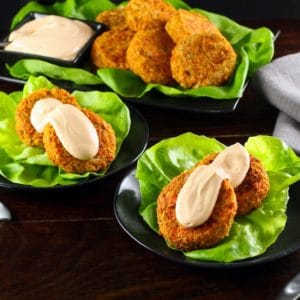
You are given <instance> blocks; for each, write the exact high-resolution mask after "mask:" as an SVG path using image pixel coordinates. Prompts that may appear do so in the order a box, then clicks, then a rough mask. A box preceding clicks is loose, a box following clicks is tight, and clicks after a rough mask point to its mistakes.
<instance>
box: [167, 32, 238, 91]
mask: <svg viewBox="0 0 300 300" xmlns="http://www.w3.org/2000/svg"><path fill="white" fill-rule="evenodd" d="M236 60H237V55H236V53H235V51H234V49H233V48H232V46H231V45H230V43H229V42H228V41H227V40H226V38H225V37H223V36H222V35H221V34H215V33H212V34H205V35H204V34H196V35H191V36H189V37H187V38H185V39H182V40H181V41H180V42H179V43H178V44H177V45H176V46H175V48H174V50H173V52H172V57H171V70H172V75H173V78H174V79H175V80H176V81H177V82H178V83H179V84H180V85H181V86H182V87H184V88H197V87H201V86H211V85H222V84H224V83H226V81H227V80H228V79H229V77H230V76H231V74H232V73H233V71H234V69H235V66H236Z"/></svg>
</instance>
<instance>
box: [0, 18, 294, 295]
mask: <svg viewBox="0 0 300 300" xmlns="http://www.w3.org/2000/svg"><path fill="white" fill-rule="evenodd" d="M243 24H245V25H249V26H251V27H259V26H268V27H269V28H271V29H273V30H274V31H276V30H277V29H280V30H281V34H280V36H279V37H278V39H277V41H276V52H275V56H276V57H279V56H282V55H286V54H289V53H294V52H297V51H300V21H295V20H294V21H288V20H282V21H281V20H276V21H271V20H268V21H251V22H249V21H248V22H244V23H243ZM18 89H20V87H19V86H16V85H13V84H9V83H5V82H0V90H2V91H6V92H9V91H13V90H18ZM137 108H138V109H139V110H140V112H141V113H142V114H143V116H144V117H145V119H146V120H147V122H148V124H149V128H150V140H149V145H152V144H154V143H156V142H158V141H160V140H161V139H163V138H168V137H171V136H176V135H178V134H181V133H183V132H186V131H192V132H194V133H197V134H204V135H207V136H210V137H216V138H218V139H219V140H220V141H222V142H225V143H226V144H230V143H233V142H236V141H241V142H243V141H245V140H246V139H247V138H248V137H249V136H252V135H257V134H272V130H273V127H274V122H275V120H276V116H277V110H276V109H275V108H273V107H272V106H271V105H269V104H268V103H267V102H266V100H265V99H263V98H262V97H261V96H260V95H258V94H257V93H256V92H255V91H254V90H253V88H252V86H251V82H250V84H249V86H248V87H247V90H246V92H245V94H244V96H243V98H242V99H241V101H240V102H239V104H238V107H237V109H236V110H235V111H234V112H233V113H229V114H217V115H201V114H200V115H199V114H193V113H181V112H178V111H177V112H176V111H170V110H160V109H154V108H149V107H142V106H141V107H137ZM127 171H128V170H124V171H122V172H121V173H119V174H118V175H116V176H114V177H112V178H109V179H107V180H106V181H104V182H103V183H101V184H95V185H92V186H89V187H88V188H84V189H82V190H76V192H72V191H69V192H66V191H61V192H57V193H29V192H16V191H9V190H5V189H0V201H2V202H3V203H4V204H6V205H7V206H8V207H9V208H10V210H11V212H12V215H13V220H12V221H11V222H3V223H0V245H1V246H0V299H14V300H17V299H206V300H210V299H230V300H234V299H266V300H267V299H274V297H275V296H276V295H277V293H278V292H279V290H280V289H281V288H282V286H283V285H284V284H285V283H286V282H287V281H288V280H289V279H290V278H291V277H293V276H294V275H295V274H296V273H297V272H298V271H299V268H300V251H296V252H294V253H293V254H290V255H288V256H286V257H284V258H282V259H279V260H277V261H274V262H272V263H266V264H263V265H259V266H256V267H247V268H242V269H226V270H221V269H220V270H218V269H205V268H189V267H186V266H183V265H179V264H175V263H172V262H170V261H167V260H164V259H163V258H161V257H159V256H157V255H155V254H153V253H152V252H150V251H148V250H146V249H144V248H143V247H141V246H140V245H138V244H137V243H136V242H134V241H133V240H132V239H131V238H130V237H129V236H127V234H126V233H125V232H124V231H123V230H122V229H121V228H120V226H119V225H118V223H117V221H116V219H115V217H114V213H113V197H114V193H115V189H116V187H117V185H118V183H119V182H120V180H121V179H122V177H123V176H124V174H125V173H126V172H127Z"/></svg>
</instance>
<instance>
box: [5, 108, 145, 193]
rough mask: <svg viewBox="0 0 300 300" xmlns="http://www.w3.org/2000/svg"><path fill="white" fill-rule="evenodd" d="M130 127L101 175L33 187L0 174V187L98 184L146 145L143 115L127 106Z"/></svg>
mask: <svg viewBox="0 0 300 300" xmlns="http://www.w3.org/2000/svg"><path fill="white" fill-rule="evenodd" d="M129 110H130V117H131V127H130V130H129V133H128V135H127V137H126V138H125V140H124V141H123V143H122V145H121V148H120V150H119V153H118V154H117V156H116V158H115V160H114V161H113V162H112V164H111V165H110V167H109V168H108V170H107V171H106V173H105V174H104V175H103V176H101V177H95V176H90V177H89V178H87V179H82V180H81V181H78V182H77V183H74V184H69V185H56V186H53V187H35V186H30V185H23V184H18V183H13V182H11V181H9V180H7V179H6V178H4V177H3V176H0V188H4V189H8V190H14V191H34V192H36V191H38V192H40V191H57V190H67V189H74V188H78V187H85V186H87V185H89V184H92V183H97V184H100V183H101V182H103V181H104V180H105V179H107V178H108V177H111V176H112V175H114V174H116V173H118V172H120V171H122V170H124V169H125V168H127V167H129V166H131V165H132V164H134V163H135V162H136V160H137V159H138V158H139V157H140V156H141V155H142V153H143V152H144V150H145V149H146V147H147V144H148V139H149V128H148V124H147V122H146V120H145V119H144V118H143V116H142V115H141V114H140V113H139V112H138V111H137V110H136V109H134V108H133V107H131V106H129Z"/></svg>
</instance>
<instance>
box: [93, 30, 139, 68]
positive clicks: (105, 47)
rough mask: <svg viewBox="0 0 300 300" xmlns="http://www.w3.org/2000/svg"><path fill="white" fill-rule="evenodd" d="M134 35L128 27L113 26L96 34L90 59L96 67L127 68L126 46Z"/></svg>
mask: <svg viewBox="0 0 300 300" xmlns="http://www.w3.org/2000/svg"><path fill="white" fill-rule="evenodd" d="M133 36H134V31H132V30H131V29H129V28H128V27H125V26H122V27H118V26H117V27H114V28H113V29H111V30H109V31H106V32H104V33H102V34H101V35H100V36H98V37H97V38H96V39H95V40H94V42H93V44H92V47H91V61H92V63H93V65H94V66H95V67H96V68H117V69H124V70H127V69H128V68H129V66H128V63H127V58H126V52H127V48H128V46H129V43H130V41H131V40H132V38H133Z"/></svg>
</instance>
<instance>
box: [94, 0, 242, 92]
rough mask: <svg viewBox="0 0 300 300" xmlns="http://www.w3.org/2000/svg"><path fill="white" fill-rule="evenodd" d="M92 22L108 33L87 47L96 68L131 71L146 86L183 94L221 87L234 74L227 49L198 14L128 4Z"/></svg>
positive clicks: (156, 2)
mask: <svg viewBox="0 0 300 300" xmlns="http://www.w3.org/2000/svg"><path fill="white" fill-rule="evenodd" d="M96 20H97V21H99V22H102V23H104V24H106V25H107V26H108V27H109V30H108V31H107V32H105V33H104V34H102V35H101V36H99V37H98V38H97V39H96V40H95V41H94V43H93V45H92V49H91V60H92V63H93V64H94V65H95V67H97V68H106V67H107V68H118V69H125V70H131V71H132V72H133V73H135V74H136V75H138V76H139V77H140V78H142V80H143V81H144V82H146V83H158V84H164V85H170V86H174V85H176V84H179V85H180V86H182V87H184V88H197V87H201V86H210V85H223V84H225V83H226V82H227V81H228V80H229V78H230V76H231V75H232V73H233V72H234V69H235V66H236V61H237V55H236V53H235V51H234V49H233V47H232V46H231V44H230V43H229V41H228V40H227V39H226V38H225V37H224V36H223V35H222V34H221V32H220V31H219V30H218V28H217V27H216V26H215V25H214V24H213V23H212V22H211V21H210V20H209V19H208V18H206V17H205V16H204V15H202V14H200V13H198V12H193V11H187V10H184V9H178V10H176V9H175V8H174V7H173V6H171V5H170V4H168V3H166V2H164V1H163V0H148V1H143V0H130V1H129V3H128V5H127V6H126V7H123V8H118V9H114V10H110V11H105V12H102V13H100V14H99V15H98V16H97V18H96Z"/></svg>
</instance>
